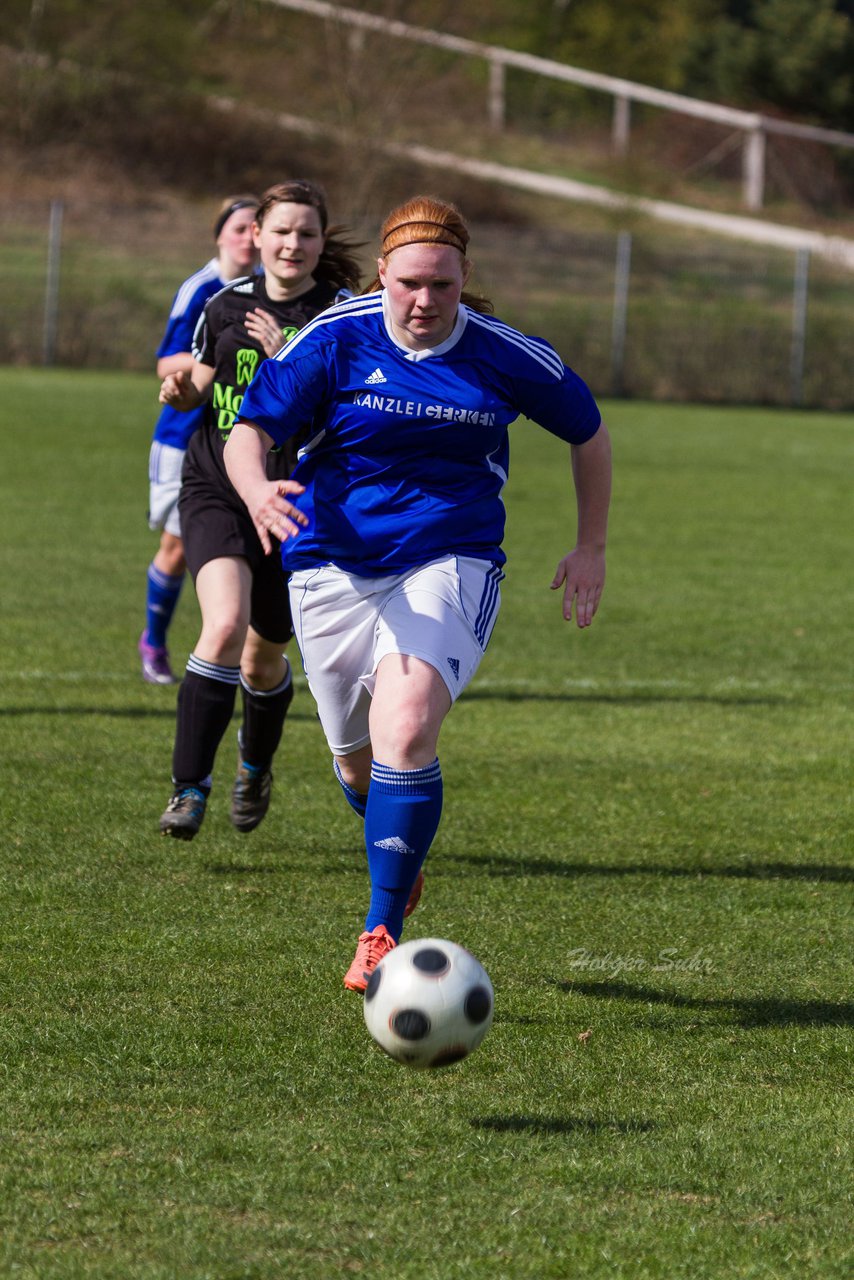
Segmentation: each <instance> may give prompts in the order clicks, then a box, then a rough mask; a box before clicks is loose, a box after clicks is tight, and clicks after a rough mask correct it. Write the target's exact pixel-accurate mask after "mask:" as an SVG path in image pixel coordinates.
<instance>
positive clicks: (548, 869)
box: [442, 853, 854, 884]
mask: <svg viewBox="0 0 854 1280" xmlns="http://www.w3.org/2000/svg"><path fill="white" fill-rule="evenodd" d="M442 861H443V862H464V863H466V864H467V865H469V866H472V867H480V868H481V869H482V870H483V871H484V872H485V873H487V874H489V875H490V876H496V875H498V876H518V875H527V876H566V877H568V878H570V879H576V878H578V877H581V876H676V877H682V878H686V879H702V878H703V877H705V876H719V877H723V878H728V877H731V878H733V879H735V880H829V881H834V882H836V883H837V884H850V883H852V881H854V867H846V866H841V865H840V866H835V865H833V864H827V863H816V864H815V865H813V866H810V865H808V864H801V863H797V862H749V863H745V864H744V865H738V866H722V867H670V866H666V865H661V864H659V863H654V862H628V863H619V864H617V865H613V866H607V865H603V864H602V863H600V862H562V861H559V860H558V859H557V858H522V857H520V858H506V857H496V856H495V855H493V854H490V855H487V856H486V857H483V858H479V857H476V856H475V855H474V854H466V853H444V854H442Z"/></svg>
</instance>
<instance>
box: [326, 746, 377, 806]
mask: <svg viewBox="0 0 854 1280" xmlns="http://www.w3.org/2000/svg"><path fill="white" fill-rule="evenodd" d="M372 759H373V749H372V747H371V744H370V743H368V745H367V746H366V747H360V748H359V750H358V751H351V752H350V753H349V754H348V755H346V756H336V757H335V763H336V764H337V766H338V770H339V772H340V774H341V777H342V778H343V780H344V781H345V782H346V783H347V786H348V787H352V788H353V790H354V791H358V792H359V795H362V796H366V795H367V794H368V788H369V787H370V785H371V760H372Z"/></svg>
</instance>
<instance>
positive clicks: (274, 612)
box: [249, 538, 294, 650]
mask: <svg viewBox="0 0 854 1280" xmlns="http://www.w3.org/2000/svg"><path fill="white" fill-rule="evenodd" d="M256 541H257V538H256ZM258 551H259V554H258V555H256V556H254V557H253V559H252V561H251V568H252V593H251V607H250V614H249V623H250V626H251V627H252V628H253V629H254V630H255V631H256V632H257V633H258V636H259V637H260V638H261V639H263V640H265V641H267V642H268V643H269V644H271V645H278V646H279V648H280V650H281V649H283V648H284V647H285V645H286V644H287V643H288V641H289V640H290V638H291V636H292V635H293V633H294V628H293V622H292V620H291V602H290V597H289V595H288V579H287V574H286V573H285V571H284V569H283V568H282V561H281V556H280V553H279V548H278V543H276V544H275V546H274V548H273V551H272V552H271V554H270V555H264V553H263V548H262V547H261V544H260V542H259V543H258Z"/></svg>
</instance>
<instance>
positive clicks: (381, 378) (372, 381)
mask: <svg viewBox="0 0 854 1280" xmlns="http://www.w3.org/2000/svg"><path fill="white" fill-rule="evenodd" d="M378 382H388V378H387V377H386V376H385V374H384V373H383V371H382V369H374V371H373V373H372V374H371V376H370V377H369V378H365V385H366V386H376V384H377V383H378Z"/></svg>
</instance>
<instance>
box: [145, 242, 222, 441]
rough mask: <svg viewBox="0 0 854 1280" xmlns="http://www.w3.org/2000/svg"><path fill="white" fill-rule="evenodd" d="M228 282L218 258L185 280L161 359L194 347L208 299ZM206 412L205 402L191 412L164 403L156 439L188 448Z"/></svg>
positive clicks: (169, 325) (160, 351)
mask: <svg viewBox="0 0 854 1280" xmlns="http://www.w3.org/2000/svg"><path fill="white" fill-rule="evenodd" d="M224 284H225V281H224V280H221V279H220V274H219V261H218V260H217V259H216V258H211V260H210V262H208V263H206V264H205V265H204V266H203V267H200V268H199V270H198V271H196V272H195V273H194V274H193V275H191V276H190V277H189V278H188V279H187V280H185V281H184V283H183V284H182V285H181V288H180V289H179V290H178V292H177V293H176V294H175V298H174V301H173V303H172V310H171V311H170V313H169V320H168V322H167V324H166V332H165V333H164V335H163V341H162V342H161V343H160V346H159V347H158V348H157V359H158V360H162V359H163V357H164V356H174V355H177V354H178V352H179V351H192V349H193V333H194V331H195V328H196V324H197V323H198V319H199V316H200V315H201V314H202V311H203V310H204V306H205V303H206V302H207V300H208V298H211V297H213V295H214V294H215V293H218V292H219V290H220V289H222V288H223V286H224ZM204 413H205V408H204V406H203V405H202V406H200V407H199V408H198V409H191V410H190V411H189V413H182V412H181V410H180V409H173V408H172V406H171V405H168V404H166V405H164V406H163V408H162V409H161V411H160V417H159V418H158V419H157V423H156V425H155V428H154V439H155V440H157V441H158V443H159V444H168V445H171V446H172V447H173V448H174V449H186V447H187V443H188V441H189V439H190V436H191V435H192V434H193V432H194V431H195V430H196V428H197V427H198V426H199V425H200V423H201V422H202V419H203V417H204Z"/></svg>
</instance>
